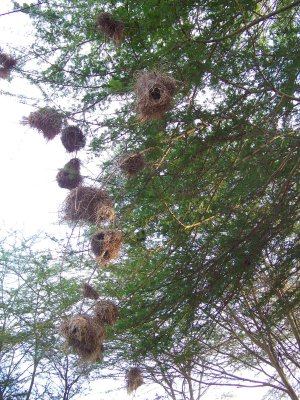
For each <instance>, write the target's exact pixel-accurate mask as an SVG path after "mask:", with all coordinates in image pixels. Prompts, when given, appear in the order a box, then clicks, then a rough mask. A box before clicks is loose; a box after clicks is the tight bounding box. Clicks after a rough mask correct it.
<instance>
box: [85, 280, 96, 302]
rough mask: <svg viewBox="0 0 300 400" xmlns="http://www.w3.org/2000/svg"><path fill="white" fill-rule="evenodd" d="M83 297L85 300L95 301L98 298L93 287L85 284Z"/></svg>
mask: <svg viewBox="0 0 300 400" xmlns="http://www.w3.org/2000/svg"><path fill="white" fill-rule="evenodd" d="M83 297H86V298H87V299H92V300H97V299H98V298H99V293H98V292H97V290H96V289H94V288H93V286H91V285H89V284H88V283H85V284H84V285H83Z"/></svg>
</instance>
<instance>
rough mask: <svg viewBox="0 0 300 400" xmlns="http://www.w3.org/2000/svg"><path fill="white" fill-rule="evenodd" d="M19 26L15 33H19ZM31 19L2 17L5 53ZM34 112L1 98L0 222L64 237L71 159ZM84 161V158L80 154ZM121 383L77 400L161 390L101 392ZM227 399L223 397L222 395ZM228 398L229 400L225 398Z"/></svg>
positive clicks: (26, 32)
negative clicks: (59, 179) (38, 127)
mask: <svg viewBox="0 0 300 400" xmlns="http://www.w3.org/2000/svg"><path fill="white" fill-rule="evenodd" d="M11 9H12V6H11V5H10V2H9V0H0V14H2V13H4V12H6V11H9V10H11ZM16 28H17V29H16ZM30 32H31V28H30V24H29V23H28V17H27V16H26V15H24V14H22V13H14V14H11V15H6V16H3V17H0V38H1V42H0V46H1V47H2V48H3V49H4V50H8V49H9V48H10V47H12V48H13V47H14V46H18V45H19V44H20V43H22V45H26V44H29V43H30ZM13 77H14V79H13V80H12V81H11V82H7V81H4V80H0V89H3V90H5V91H12V92H17V93H19V94H22V93H23V94H25V95H27V96H32V97H37V96H38V92H37V91H36V90H35V89H34V88H33V87H32V86H30V85H29V84H26V83H25V82H24V81H22V80H21V79H20V78H18V77H17V76H16V75H15V76H14V74H13ZM33 110H34V109H33V108H32V107H31V106H28V105H24V104H21V103H19V102H18V101H17V100H16V99H14V98H12V97H8V96H1V95H0V117H1V131H2V132H1V145H0V174H1V196H0V223H1V226H2V229H4V230H5V229H10V228H12V229H19V230H22V231H23V232H24V235H25V236H26V235H30V234H34V233H36V232H37V231H39V230H40V231H42V232H49V233H51V234H54V233H55V235H57V236H58V235H64V234H65V233H66V232H67V230H66V229H67V228H66V227H60V226H59V225H58V210H59V207H60V205H61V203H62V201H63V200H64V198H65V196H66V194H67V191H66V190H64V189H60V188H59V187H58V185H57V183H56V181H55V176H56V173H57V170H58V168H60V167H62V166H63V165H64V164H65V163H66V162H67V161H68V160H69V159H70V155H68V154H67V153H66V152H65V150H64V148H63V146H62V144H61V142H60V138H59V137H56V138H55V139H54V140H53V141H50V142H48V143H46V141H45V140H44V138H43V137H42V135H41V134H40V133H38V132H37V131H35V130H32V129H30V128H29V127H27V126H23V125H21V124H20V121H21V119H22V117H23V116H27V115H28V114H29V113H30V112H31V111H33ZM79 157H80V154H79ZM122 385H123V382H120V381H108V382H103V381H96V382H93V383H92V384H91V391H90V394H89V395H87V396H79V397H78V398H77V399H78V400H122V399H126V398H127V399H129V398H134V399H136V400H142V399H143V400H146V399H147V398H150V397H151V394H153V393H156V392H160V393H162V392H161V390H160V388H159V386H157V385H151V386H146V385H144V386H142V387H141V388H139V389H138V390H137V393H136V394H135V395H133V396H127V394H126V391H125V390H124V389H120V390H118V391H117V392H112V393H107V394H103V391H105V390H106V388H107V390H110V389H113V388H120V387H121V386H122ZM224 392H227V393H228V390H226V388H223V389H220V390H213V391H212V392H211V393H210V394H208V395H206V396H204V397H203V399H204V400H213V399H214V400H217V399H221V398H222V393H224ZM264 393H265V392H264V391H263V390H262V389H251V390H250V389H236V390H234V391H233V393H232V394H231V396H230V398H231V399H236V400H237V399H242V400H248V399H249V400H250V399H251V400H252V399H256V400H259V399H261V398H262V396H263V394H264ZM223 398H224V397H223ZM227 398H229V397H227Z"/></svg>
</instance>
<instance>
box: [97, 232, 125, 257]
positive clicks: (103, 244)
mask: <svg viewBox="0 0 300 400" xmlns="http://www.w3.org/2000/svg"><path fill="white" fill-rule="evenodd" d="M121 245H122V232H120V231H103V232H97V233H95V235H94V236H93V237H92V240H91V250H92V252H93V253H94V254H95V256H96V257H97V259H98V261H99V263H103V264H108V263H109V262H110V261H112V260H113V259H115V258H117V257H118V256H119V253H120V249H121Z"/></svg>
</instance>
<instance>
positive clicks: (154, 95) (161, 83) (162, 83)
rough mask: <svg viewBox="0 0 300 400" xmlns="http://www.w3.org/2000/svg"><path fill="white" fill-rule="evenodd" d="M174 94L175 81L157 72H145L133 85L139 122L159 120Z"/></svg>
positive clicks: (168, 106)
mask: <svg viewBox="0 0 300 400" xmlns="http://www.w3.org/2000/svg"><path fill="white" fill-rule="evenodd" d="M175 92H176V85H175V80H174V79H173V78H170V77H168V76H166V75H162V74H160V73H159V72H145V73H142V74H140V75H139V76H138V78H137V81H136V84H135V94H136V108H137V113H138V117H139V119H140V120H141V121H147V120H155V119H161V118H162V117H163V116H164V114H165V112H166V111H167V110H168V109H169V108H170V105H171V101H172V99H173V97H174V95H175Z"/></svg>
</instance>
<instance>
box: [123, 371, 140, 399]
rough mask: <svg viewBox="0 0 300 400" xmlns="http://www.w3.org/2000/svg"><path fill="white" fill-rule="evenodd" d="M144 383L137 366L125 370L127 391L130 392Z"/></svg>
mask: <svg viewBox="0 0 300 400" xmlns="http://www.w3.org/2000/svg"><path fill="white" fill-rule="evenodd" d="M143 383H144V381H143V377H142V372H141V370H140V369H139V368H138V367H133V368H130V369H129V370H128V371H127V372H126V384H127V393H128V394H130V393H132V392H133V391H134V390H136V389H137V388H138V387H139V386H141V385H142V384H143Z"/></svg>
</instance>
